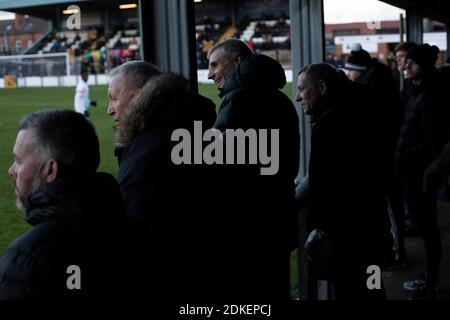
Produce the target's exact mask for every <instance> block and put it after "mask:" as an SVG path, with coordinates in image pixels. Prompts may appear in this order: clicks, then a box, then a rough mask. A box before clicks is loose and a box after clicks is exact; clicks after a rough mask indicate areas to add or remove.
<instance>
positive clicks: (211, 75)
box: [208, 70, 214, 79]
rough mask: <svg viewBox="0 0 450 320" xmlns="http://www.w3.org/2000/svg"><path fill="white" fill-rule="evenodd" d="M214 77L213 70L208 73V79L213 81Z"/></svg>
mask: <svg viewBox="0 0 450 320" xmlns="http://www.w3.org/2000/svg"><path fill="white" fill-rule="evenodd" d="M213 77H214V72H212V71H211V70H209V71H208V79H213Z"/></svg>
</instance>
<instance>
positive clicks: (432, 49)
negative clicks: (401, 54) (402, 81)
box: [405, 43, 439, 69]
mask: <svg viewBox="0 0 450 320" xmlns="http://www.w3.org/2000/svg"><path fill="white" fill-rule="evenodd" d="M438 53H439V48H438V47H436V46H430V45H429V44H427V43H425V44H420V45H418V46H416V47H414V48H412V49H410V50H409V51H408V53H407V54H406V58H405V59H406V60H408V59H411V60H412V61H414V62H415V63H417V64H418V65H419V66H421V67H422V68H424V69H432V68H434V65H435V64H436V61H437V58H438Z"/></svg>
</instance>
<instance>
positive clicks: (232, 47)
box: [208, 39, 253, 61]
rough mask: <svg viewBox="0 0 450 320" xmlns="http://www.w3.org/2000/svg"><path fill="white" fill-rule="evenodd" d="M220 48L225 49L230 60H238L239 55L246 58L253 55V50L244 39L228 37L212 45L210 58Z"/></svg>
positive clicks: (209, 53)
mask: <svg viewBox="0 0 450 320" xmlns="http://www.w3.org/2000/svg"><path fill="white" fill-rule="evenodd" d="M219 49H223V52H224V54H225V58H226V59H227V60H228V61H236V59H237V58H238V57H241V59H245V58H247V57H249V56H251V55H253V50H252V49H250V48H249V47H248V45H247V44H246V43H245V42H244V41H241V40H238V39H227V40H225V41H222V42H219V43H218V44H216V45H215V46H214V47H212V48H211V49H210V50H209V52H208V58H209V57H210V56H211V54H212V53H213V52H214V51H216V50H219Z"/></svg>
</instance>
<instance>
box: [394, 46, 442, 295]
mask: <svg viewBox="0 0 450 320" xmlns="http://www.w3.org/2000/svg"><path fill="white" fill-rule="evenodd" d="M438 52H439V49H438V48H437V47H436V46H430V45H428V44H422V45H418V46H416V47H414V48H412V49H411V50H409V51H408V53H407V55H406V69H407V71H408V76H409V78H410V79H411V84H410V85H409V86H408V87H405V89H404V91H403V96H404V97H403V98H404V101H405V118H404V122H403V126H402V128H401V131H400V139H399V141H398V144H397V149H396V159H395V160H396V167H397V170H398V172H399V173H400V174H401V176H402V178H403V181H404V184H405V202H406V206H407V208H408V212H409V213H410V214H411V216H412V218H413V219H414V221H415V223H416V224H417V227H418V228H419V232H420V235H421V237H422V238H423V240H424V244H425V253H426V275H425V277H424V278H423V279H416V280H412V281H408V282H405V283H404V288H405V289H407V290H411V291H412V292H413V295H414V297H417V298H422V297H424V298H430V297H433V296H434V294H435V288H436V286H437V284H438V282H439V265H440V260H441V251H442V248H441V239H440V235H439V228H438V224H437V208H436V190H428V192H424V191H423V176H424V172H425V170H426V169H427V168H428V167H429V166H430V165H431V163H432V162H433V161H434V159H436V158H437V157H438V156H439V154H440V152H441V150H442V149H443V147H444V145H445V144H446V142H447V141H448V117H449V116H448V108H447V105H448V102H447V101H446V100H447V99H446V98H445V88H444V85H445V83H446V81H444V79H443V78H441V77H442V75H441V74H439V73H437V72H436V69H435V63H436V60H437V54H438Z"/></svg>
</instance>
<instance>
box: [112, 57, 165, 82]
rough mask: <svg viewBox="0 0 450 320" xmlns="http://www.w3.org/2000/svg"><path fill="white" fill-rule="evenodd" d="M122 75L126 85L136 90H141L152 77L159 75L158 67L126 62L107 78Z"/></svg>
mask: <svg viewBox="0 0 450 320" xmlns="http://www.w3.org/2000/svg"><path fill="white" fill-rule="evenodd" d="M118 74H122V75H123V77H124V78H125V80H126V83H128V84H131V85H133V86H134V87H136V88H142V87H143V86H144V84H145V83H146V82H147V81H148V80H149V79H150V78H152V77H154V76H158V75H160V74H161V71H160V70H159V69H158V67H156V66H154V65H152V64H150V63H148V62H145V61H128V62H125V63H124V64H121V65H120V66H118V67H116V68H114V69H112V70H111V71H110V72H109V73H108V76H109V78H110V79H112V78H113V77H115V76H117V75H118Z"/></svg>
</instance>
